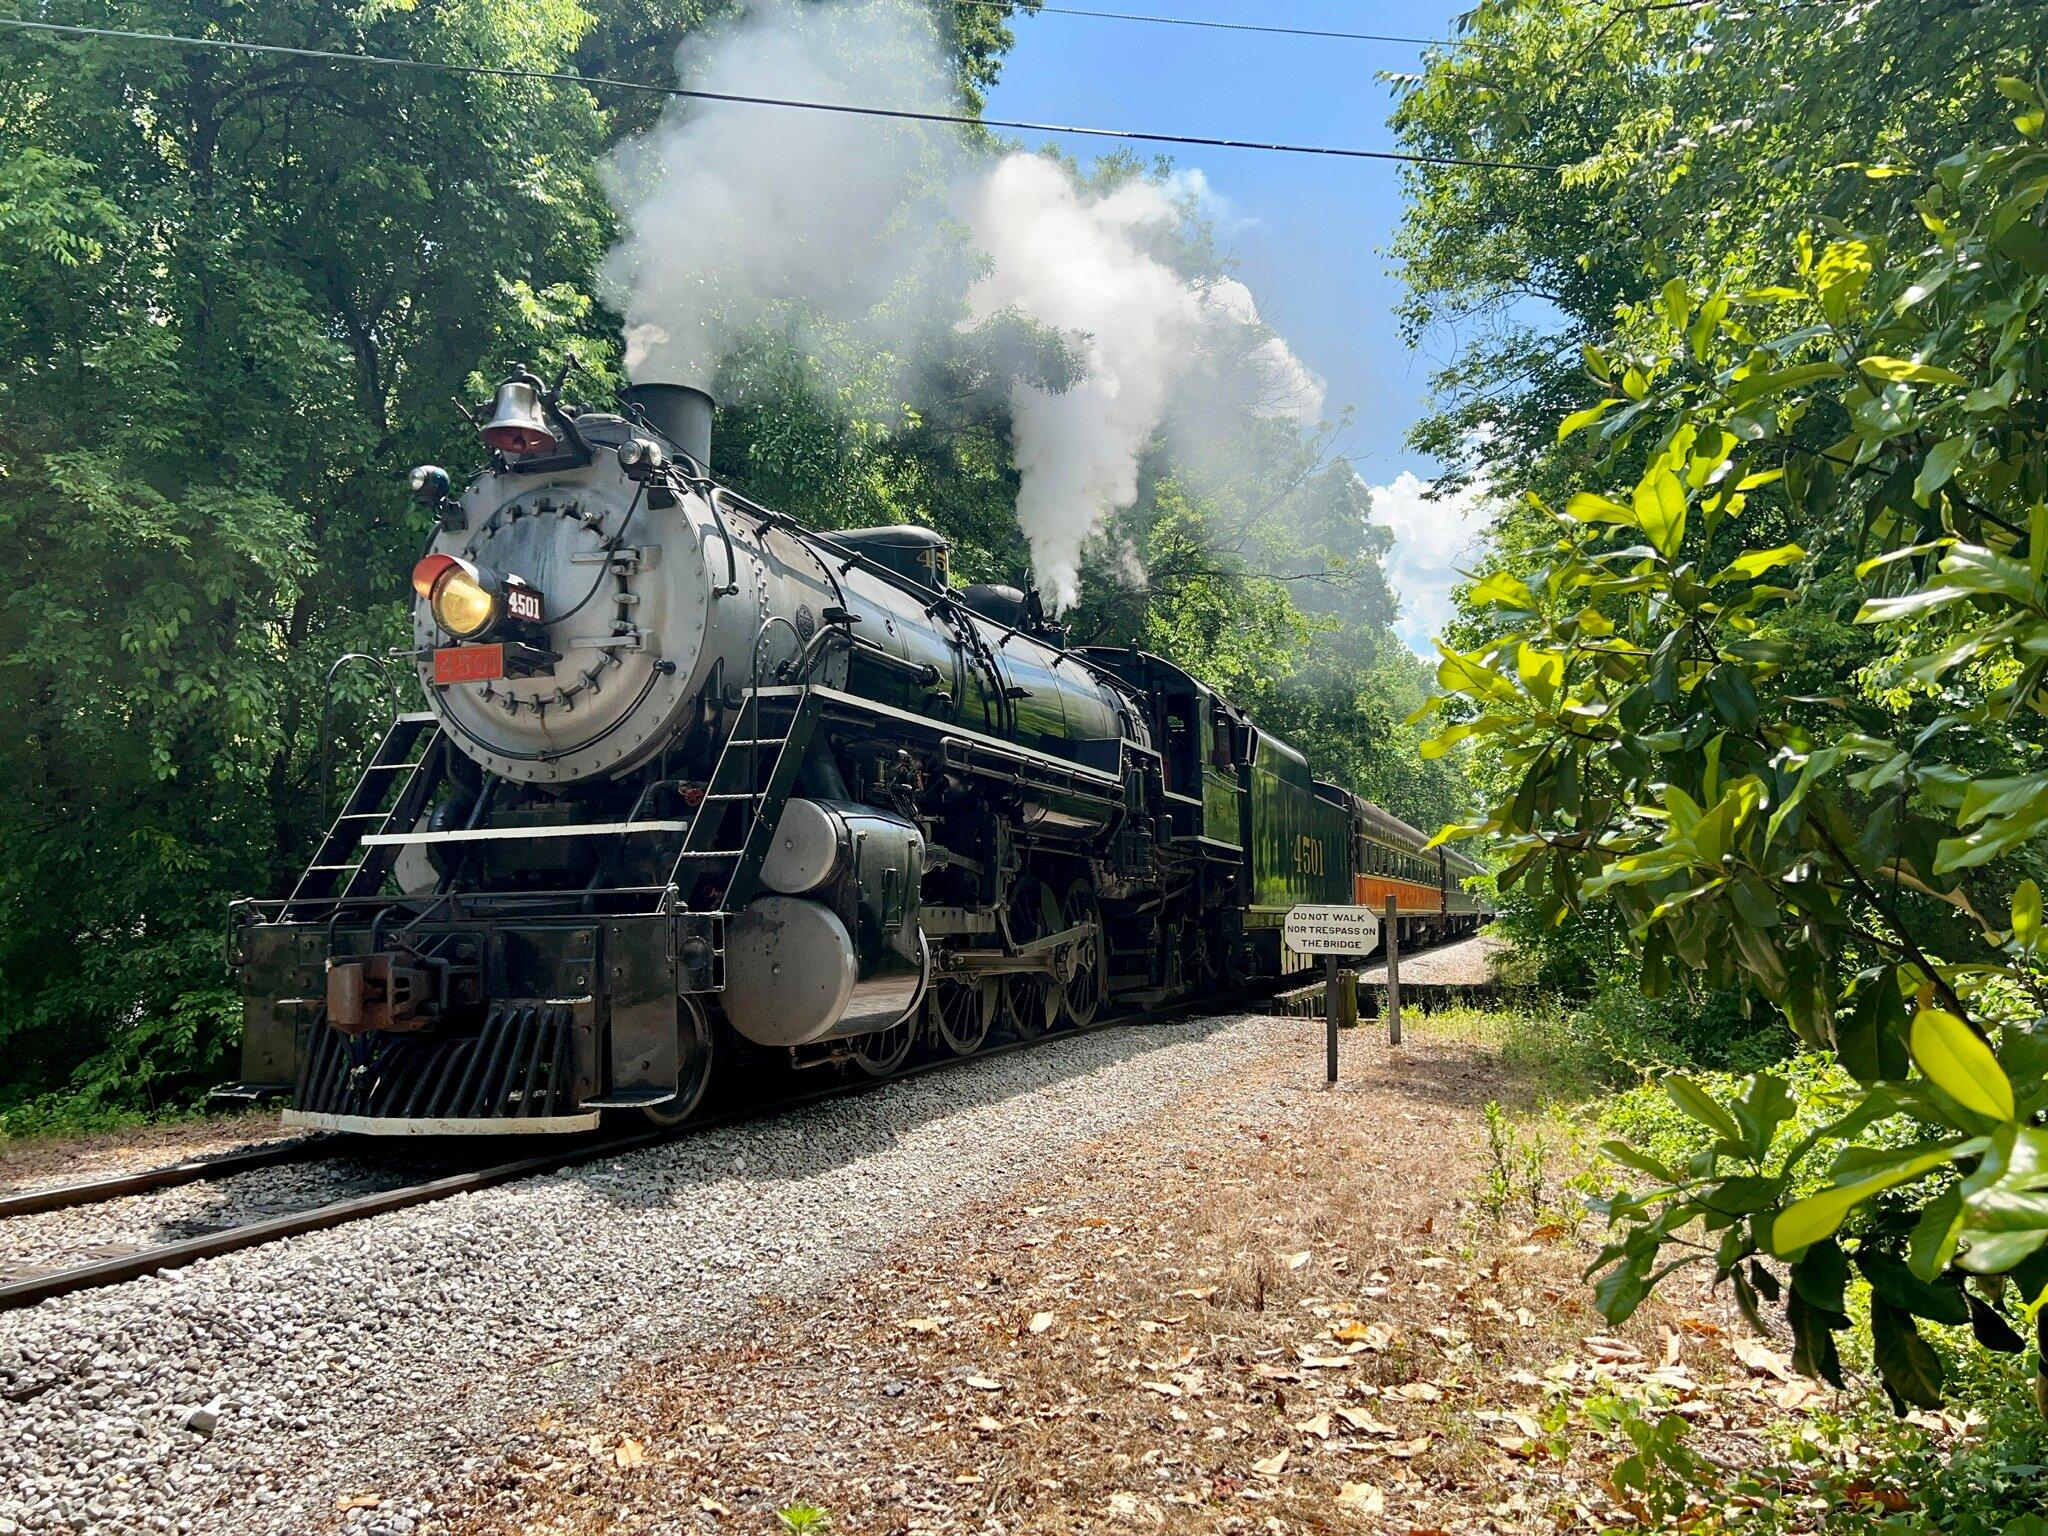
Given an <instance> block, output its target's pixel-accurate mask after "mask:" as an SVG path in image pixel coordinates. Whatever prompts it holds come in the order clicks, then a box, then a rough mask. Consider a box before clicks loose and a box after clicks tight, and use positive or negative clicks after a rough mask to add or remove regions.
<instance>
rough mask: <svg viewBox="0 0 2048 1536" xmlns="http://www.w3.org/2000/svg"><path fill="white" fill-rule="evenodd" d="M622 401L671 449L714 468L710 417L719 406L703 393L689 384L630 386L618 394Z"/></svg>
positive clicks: (633, 415)
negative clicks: (663, 439) (664, 440)
mask: <svg viewBox="0 0 2048 1536" xmlns="http://www.w3.org/2000/svg"><path fill="white" fill-rule="evenodd" d="M619 400H620V403H621V404H622V405H623V406H624V408H625V414H626V415H627V416H628V417H637V418H638V419H639V420H641V421H643V422H645V423H646V424H647V425H648V426H650V427H652V428H654V430H655V431H657V432H659V433H660V434H661V435H662V436H663V437H665V438H667V439H668V441H669V446H670V447H672V448H674V449H676V450H677V451H678V452H681V453H686V454H688V455H689V456H690V457H691V458H693V459H695V460H696V461H697V466H698V468H700V469H703V470H706V471H708V470H709V469H710V468H711V416H712V412H713V410H714V409H715V408H716V407H715V406H714V404H713V402H712V399H711V397H710V396H709V395H707V394H705V393H704V391H703V390H701V389H692V388H691V387H690V386H689V385H687V384H631V385H628V386H627V387H626V388H625V389H622V390H620V391H619Z"/></svg>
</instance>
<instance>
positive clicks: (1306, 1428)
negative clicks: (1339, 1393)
mask: <svg viewBox="0 0 2048 1536" xmlns="http://www.w3.org/2000/svg"><path fill="white" fill-rule="evenodd" d="M1294 1427H1295V1428H1296V1429H1298V1430H1300V1431H1301V1432H1302V1433H1303V1434H1304V1435H1314V1436H1315V1437H1316V1438H1317V1439H1318V1440H1327V1439H1329V1438H1330V1416H1329V1415H1328V1414H1327V1413H1319V1414H1316V1415H1315V1416H1314V1417H1312V1418H1307V1419H1303V1420H1302V1421H1301V1422H1300V1423H1299V1424H1297V1425H1295V1426H1294Z"/></svg>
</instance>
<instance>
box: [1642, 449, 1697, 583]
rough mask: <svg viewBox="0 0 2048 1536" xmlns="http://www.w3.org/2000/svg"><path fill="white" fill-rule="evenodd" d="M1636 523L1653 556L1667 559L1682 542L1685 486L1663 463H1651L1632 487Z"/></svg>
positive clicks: (1683, 534) (1683, 536)
mask: <svg viewBox="0 0 2048 1536" xmlns="http://www.w3.org/2000/svg"><path fill="white" fill-rule="evenodd" d="M1635 511H1636V522H1637V523H1638V524H1639V525H1640V526H1641V528H1642V530H1643V532H1644V533H1645V534H1646V535H1648V537H1649V540H1650V543H1651V544H1652V545H1654V546H1655V547H1656V550H1657V553H1658V554H1660V555H1662V556H1663V557H1664V558H1665V559H1667V560H1669V559H1671V558H1672V557H1673V556H1674V555H1676V554H1677V553H1678V547H1679V545H1681V544H1683V543H1684V542H1685V486H1684V485H1683V484H1682V483H1681V482H1680V480H1679V478H1678V476H1677V475H1675V474H1673V473H1672V472H1671V471H1670V469H1668V468H1667V467H1665V466H1664V465H1663V464H1654V465H1652V466H1651V467H1650V472H1649V473H1648V474H1646V475H1644V476H1643V478H1642V482H1641V483H1640V484H1639V485H1637V486H1636V494H1635Z"/></svg>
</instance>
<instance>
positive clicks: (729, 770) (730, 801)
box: [669, 682, 818, 912]
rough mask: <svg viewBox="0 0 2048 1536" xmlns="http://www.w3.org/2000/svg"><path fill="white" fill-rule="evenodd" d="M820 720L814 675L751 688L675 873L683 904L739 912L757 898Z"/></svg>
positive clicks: (672, 881)
mask: <svg viewBox="0 0 2048 1536" xmlns="http://www.w3.org/2000/svg"><path fill="white" fill-rule="evenodd" d="M817 723H818V701H817V699H816V698H815V697H814V696H813V694H812V692H811V686H810V684H809V683H808V682H803V683H797V684H794V685H791V686H786V687H772V688H750V689H748V690H747V691H746V693H745V695H744V696H743V697H742V698H741V701H740V707H739V712H738V714H737V716H736V717H735V718H734V722H733V728H732V734H731V735H729V736H727V737H726V739H725V744H724V745H723V746H722V747H720V748H719V752H718V761H717V763H716V764H715V765H714V766H713V767H712V770H711V777H710V778H709V779H708V780H707V781H706V782H705V785H704V798H703V799H702V800H701V801H700V802H698V805H697V810H696V814H695V815H694V816H693V817H692V818H691V821H690V830H689V832H688V833H687V834H686V835H685V836H684V838H683V846H682V849H681V851H680V852H678V853H677V855H676V862H675V869H674V871H673V872H672V873H671V875H670V877H669V884H670V887H671V888H672V889H673V890H674V891H676V892H677V893H678V895H679V896H680V898H681V900H682V903H683V905H684V906H686V907H689V908H693V909H695V910H699V911H704V910H714V909H715V910H723V911H727V912H736V911H738V910H739V909H740V908H741V907H743V906H745V905H746V903H747V902H748V901H749V900H751V899H752V897H753V895H754V891H755V888H756V887H757V886H758V885H759V883H760V876H761V864H762V861H763V860H764V859H766V858H767V857H768V849H769V846H770V845H771V844H772V843H773V842H774V839H775V828H776V825H777V823H778V821H779V820H780V815H779V813H780V810H781V807H782V806H783V805H784V804H785V803H786V802H787V801H788V799H789V794H790V791H791V790H792V789H794V788H795V787H796V780H797V774H798V773H799V772H800V771H801V769H802V767H803V761H804V754H805V752H806V751H807V750H808V749H809V747H810V742H811V736H812V733H813V732H814V731H815V730H816V728H817Z"/></svg>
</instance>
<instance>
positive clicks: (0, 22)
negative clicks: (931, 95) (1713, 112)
mask: <svg viewBox="0 0 2048 1536" xmlns="http://www.w3.org/2000/svg"><path fill="white" fill-rule="evenodd" d="M0 28H6V29H11V30H13V31H17V32H42V33H52V34H57V35H60V36H66V37H95V38H104V39H108V40H111V41H114V42H126V43H168V44H170V45H172V46H174V47H179V48H210V49H213V50H216V51H218V52H222V53H248V54H262V55H266V56H269V57H274V58H290V59H311V60H316V61H318V62H321V63H328V64H375V65H379V66H381V67H383V68H387V69H412V70H423V71H425V72H427V73H430V74H444V75H483V76H490V77H492V78H496V79H506V80H544V81H550V82H553V83H555V84H558V85H580V86H583V87H585V88H587V89H589V90H609V91H633V92H637V93H639V94H641V95H645V96H678V97H683V98H685V99H687V100H690V101H723V102H731V103H736V104H739V105H742V106H751V107H787V108H791V109H794V110H797V111H802V112H835V113H839V114H842V115H844V116H848V117H878V118H891V119H895V120H897V121H900V122H910V123H955V124H959V125H961V126H963V127H968V128H1008V129H1011V130H1014V131H1015V132H1018V133H1062V134H1071V135H1074V136H1077V137H1080V138H1091V139H1127V140H1130V141H1132V142H1134V143H1142V144H1179V145H1186V146H1190V147H1193V148H1197V149H1246V150H1256V151H1259V152H1261V153H1264V154H1274V155H1321V156H1326V157H1329V158H1333V159H1339V160H1388V161H1393V162H1395V163H1398V164H1405V165H1445V166H1467V167H1470V168H1473V169H1476V170H1494V171H1535V172H1540V173H1545V174H1553V175H1554V174H1556V173H1557V172H1558V171H1560V170H1561V169H1563V168H1562V167H1561V166H1555V165H1536V164H1532V163H1530V162H1528V161H1522V160H1481V159H1476V158H1468V157H1466V156H1461V155H1414V154H1404V153H1402V152H1401V151H1399V150H1392V149H1353V148H1350V147H1348V146H1343V145H1331V144H1286V143H1266V142H1264V141H1261V140H1256V139H1223V138H1213V137H1210V136H1208V135H1204V134H1192V133H1151V132H1148V131H1146V130H1144V129H1139V128H1090V127H1083V126H1081V125H1078V124H1074V123H1034V122H1025V121H1020V120H1018V119H1014V118H1001V117H968V116H966V115H964V114H961V113H954V112H920V111H915V110H913V109H911V108H908V107H868V106H856V105H854V104H852V103H850V102H837V101H800V100H794V99H791V98H789V97H783V96H745V95H740V94H738V93H736V92H731V91H700V90H693V89H691V88H689V87H687V86H680V85H646V84H643V83H642V82H640V81H638V80H620V79H617V78H616V77H613V76H610V75H579V74H573V73H570V72H569V71H566V70H552V69H516V68H513V67H511V66H508V65H501V64H453V63H449V62H446V61H444V60H440V59H407V58H401V57H398V56H396V55H393V54H377V53H341V52H338V51H335V50H333V49H328V48H293V47H287V46H286V45H284V44H282V43H245V42H241V41H239V40H236V39H232V38H224V37H186V36H184V35H182V34H179V33H175V32H126V31H121V30H119V29H117V28H114V27H82V26H74V25H71V24H69V23H65V22H57V21H28V20H25V19H23V18H21V17H15V16H0Z"/></svg>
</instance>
